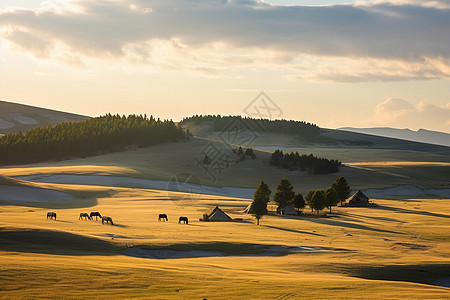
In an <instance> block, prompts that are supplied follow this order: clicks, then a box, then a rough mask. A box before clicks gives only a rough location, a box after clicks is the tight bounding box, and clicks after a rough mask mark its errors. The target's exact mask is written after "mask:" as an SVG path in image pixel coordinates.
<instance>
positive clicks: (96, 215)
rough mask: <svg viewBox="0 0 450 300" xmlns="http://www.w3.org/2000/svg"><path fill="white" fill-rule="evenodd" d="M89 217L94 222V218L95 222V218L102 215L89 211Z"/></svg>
mask: <svg viewBox="0 0 450 300" xmlns="http://www.w3.org/2000/svg"><path fill="white" fill-rule="evenodd" d="M89 216H90V217H91V220H94V217H95V221H97V217H99V218H101V217H102V215H101V214H100V213H99V212H98V211H91V214H90V215H89Z"/></svg>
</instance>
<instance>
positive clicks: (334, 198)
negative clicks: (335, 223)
mask: <svg viewBox="0 0 450 300" xmlns="http://www.w3.org/2000/svg"><path fill="white" fill-rule="evenodd" d="M325 200H326V201H325V202H326V206H327V207H329V208H330V214H331V207H332V206H336V205H337V204H338V203H339V200H338V195H337V193H336V191H335V190H334V189H333V188H332V187H330V188H328V189H327V190H326V191H325Z"/></svg>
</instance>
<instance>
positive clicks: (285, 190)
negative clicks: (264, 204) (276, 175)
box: [273, 178, 295, 207]
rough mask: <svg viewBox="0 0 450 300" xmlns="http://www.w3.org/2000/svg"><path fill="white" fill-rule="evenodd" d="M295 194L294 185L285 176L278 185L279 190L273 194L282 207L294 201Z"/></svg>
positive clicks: (274, 199)
mask: <svg viewBox="0 0 450 300" xmlns="http://www.w3.org/2000/svg"><path fill="white" fill-rule="evenodd" d="M294 196H295V192H294V187H293V186H292V184H291V183H290V182H289V180H287V179H285V178H283V179H281V180H280V183H279V184H278V186H277V191H276V192H275V194H274V195H273V201H275V202H276V203H277V204H278V205H279V206H280V207H284V206H286V205H287V204H288V203H292V201H293V200H294Z"/></svg>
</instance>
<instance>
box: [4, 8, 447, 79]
mask: <svg viewBox="0 0 450 300" xmlns="http://www.w3.org/2000/svg"><path fill="white" fill-rule="evenodd" d="M448 3H449V1H443V0H441V1H416V0H391V1H389V2H387V1H377V2H373V3H364V4H353V5H350V4H348V5H334V6H318V7H305V6H275V5H269V4H267V3H264V2H262V1H257V0H228V1H226V0H209V1H196V0H158V1H146V0H121V1H106V0H105V1H87V0H80V1H55V0H54V1H47V2H46V4H45V6H44V7H43V8H40V9H35V10H33V9H20V10H6V11H3V12H0V24H4V25H3V26H2V25H0V28H1V27H3V28H5V27H8V28H9V31H10V32H9V33H8V34H2V35H0V38H3V39H5V40H8V41H9V42H11V43H13V44H14V45H16V46H18V47H20V49H22V50H23V51H28V52H30V53H33V54H34V55H35V56H36V57H39V58H47V59H54V60H61V61H64V62H68V63H69V64H70V61H73V60H76V61H79V62H80V63H74V64H72V65H77V66H82V65H83V64H82V63H81V62H83V61H86V60H88V59H89V60H92V59H95V60H109V61H110V62H113V63H114V62H116V63H118V62H120V63H123V61H124V60H128V61H129V62H131V63H133V64H141V65H143V67H144V68H149V67H150V68H163V69H169V70H173V69H177V70H183V71H185V70H188V71H194V72H197V71H200V72H201V73H204V74H208V75H211V74H220V73H222V72H226V71H227V70H229V69H230V68H240V67H244V68H246V67H262V68H267V69H277V70H285V71H286V75H287V78H289V79H303V80H315V81H332V82H364V81H393V80H411V79H414V80H417V79H436V78H444V79H447V78H449V77H450V31H449V30H448V28H450V9H447V8H446V6H445V4H448ZM0 32H1V30H0ZM62 51H63V52H62ZM67 57H71V59H67Z"/></svg>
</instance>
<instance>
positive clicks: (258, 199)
mask: <svg viewBox="0 0 450 300" xmlns="http://www.w3.org/2000/svg"><path fill="white" fill-rule="evenodd" d="M271 193H272V191H271V190H270V189H269V186H268V185H267V184H266V183H265V182H264V181H263V180H261V182H260V183H259V185H258V187H257V188H256V191H255V193H254V194H253V203H252V206H251V209H252V210H253V215H254V216H255V218H256V222H257V224H258V225H259V219H261V218H262V217H263V216H264V215H265V214H267V203H268V202H269V201H270V194H271Z"/></svg>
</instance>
